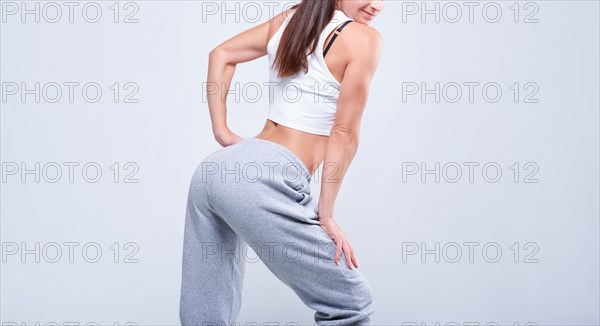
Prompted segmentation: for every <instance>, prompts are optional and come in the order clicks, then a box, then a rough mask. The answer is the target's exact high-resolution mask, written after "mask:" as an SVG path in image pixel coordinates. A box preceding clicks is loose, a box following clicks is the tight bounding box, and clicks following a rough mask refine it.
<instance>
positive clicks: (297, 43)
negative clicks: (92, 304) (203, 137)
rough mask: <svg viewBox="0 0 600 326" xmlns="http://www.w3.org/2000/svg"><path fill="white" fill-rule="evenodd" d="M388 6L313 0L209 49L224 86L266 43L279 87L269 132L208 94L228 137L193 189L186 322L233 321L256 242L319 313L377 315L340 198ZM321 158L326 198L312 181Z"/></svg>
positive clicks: (339, 321)
mask: <svg viewBox="0 0 600 326" xmlns="http://www.w3.org/2000/svg"><path fill="white" fill-rule="evenodd" d="M382 9H383V1H382V0H379V1H369V0H303V1H302V2H301V3H300V4H297V5H295V6H293V7H292V8H290V9H289V10H286V11H284V12H282V13H281V14H279V15H277V16H276V17H275V18H274V19H273V20H271V21H269V22H265V23H263V24H261V25H259V26H257V27H255V28H252V29H249V30H247V31H245V32H243V33H241V34H239V35H237V36H235V37H233V38H231V39H229V40H227V41H226V42H224V43H222V44H221V45H219V46H218V47H216V48H215V49H213V50H212V51H211V53H210V59H209V68H208V82H209V84H213V85H226V88H225V89H223V90H222V91H223V92H222V93H225V94H226V93H227V92H226V91H227V90H228V89H229V85H230V82H231V79H232V76H233V72H234V70H235V67H236V65H237V64H238V63H241V62H247V61H250V60H253V59H256V58H259V57H262V56H263V55H265V54H267V55H268V58H269V64H270V81H271V82H272V83H273V84H274V86H273V89H272V90H273V96H272V97H271V98H270V105H269V106H270V107H269V115H268V116H267V121H266V124H265V126H264V129H263V130H262V132H260V133H259V134H258V135H257V136H255V137H252V138H246V139H244V138H242V137H240V136H238V135H236V134H235V133H233V132H232V131H231V130H230V129H229V128H228V127H227V124H226V106H225V103H226V101H224V100H223V98H222V93H215V94H209V97H208V99H209V101H208V105H209V109H210V117H211V121H212V130H213V133H214V136H215V139H216V140H217V141H218V143H219V144H221V145H222V146H223V148H221V149H219V150H217V151H215V152H213V153H212V154H210V155H209V156H208V157H206V158H205V159H204V160H203V161H202V163H201V164H200V165H199V166H198V168H197V169H196V171H195V173H194V176H193V178H192V181H191V185H190V189H189V197H188V208H187V213H186V221H185V234H184V248H183V275H182V276H183V278H182V287H181V303H180V318H181V322H182V325H223V324H225V325H230V324H233V323H235V320H236V317H237V315H238V313H239V311H240V309H241V291H242V286H243V281H244V269H245V261H246V260H245V257H244V256H245V255H247V253H248V250H247V249H248V247H250V248H252V249H253V251H254V252H255V253H256V254H257V255H258V256H259V257H260V260H261V261H262V262H263V263H264V264H265V265H266V266H267V268H268V269H269V270H270V271H272V272H273V273H274V274H275V276H276V277H277V278H278V279H280V280H281V281H282V282H284V283H285V284H286V285H287V286H289V287H290V288H291V289H292V290H293V291H294V292H295V293H296V294H297V295H298V296H299V298H300V299H301V300H302V301H303V302H304V303H305V304H306V305H307V306H308V307H310V308H312V309H313V310H315V314H314V319H315V321H316V322H317V324H319V325H324V324H327V325H368V324H369V322H370V320H371V315H372V314H373V312H374V306H375V305H374V300H373V295H372V289H371V287H370V285H369V283H368V282H367V280H366V279H365V278H364V276H363V274H362V273H361V272H360V271H359V270H358V269H357V268H358V261H357V259H356V257H355V254H354V251H353V249H352V246H351V245H350V242H349V240H348V238H347V236H346V235H345V234H344V232H343V231H342V229H341V228H340V226H339V225H337V224H336V222H335V220H334V202H335V199H336V197H337V194H338V192H339V190H340V185H341V183H342V179H343V177H344V175H345V173H346V171H347V169H348V167H349V165H350V163H351V161H352V159H353V158H354V154H355V153H356V150H357V147H358V141H359V128H360V119H361V117H362V113H363V110H364V108H365V105H366V102H367V97H368V92H369V87H370V82H371V79H372V76H373V74H374V72H375V70H376V67H377V65H378V62H379V58H380V53H381V50H382V47H383V45H382V44H383V43H382V38H381V35H380V34H379V32H377V31H376V30H375V29H373V28H372V27H370V26H368V25H369V23H370V22H371V20H372V19H373V18H374V17H375V16H376V15H377V14H378V13H379V12H380V11H381V10H382ZM342 30H343V31H344V33H341V31H342ZM334 40H335V42H333V41H334ZM302 53H305V54H304V55H302ZM325 58H327V59H325ZM289 85H293V86H294V92H296V95H293V100H291V99H290V96H286V93H285V92H286V91H288V90H289ZM298 93H299V94H300V95H299V96H298V95H297V94H298ZM321 163H323V174H322V175H323V180H322V183H321V184H322V186H321V194H320V197H319V200H318V205H317V201H316V198H313V196H311V194H310V182H311V178H312V176H313V174H314V172H315V170H317V168H318V167H319V166H320V164H321ZM340 262H341V264H340ZM265 317H266V316H265Z"/></svg>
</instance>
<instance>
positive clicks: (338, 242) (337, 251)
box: [334, 238, 343, 266]
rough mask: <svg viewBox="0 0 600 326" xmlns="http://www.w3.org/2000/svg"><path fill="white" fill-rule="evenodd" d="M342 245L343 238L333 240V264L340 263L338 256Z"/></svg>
mask: <svg viewBox="0 0 600 326" xmlns="http://www.w3.org/2000/svg"><path fill="white" fill-rule="evenodd" d="M342 245H343V240H342V239H339V238H338V240H337V241H335V258H334V260H335V264H336V265H338V266H339V265H340V256H341V254H342Z"/></svg>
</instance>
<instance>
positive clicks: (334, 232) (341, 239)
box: [319, 218, 358, 269]
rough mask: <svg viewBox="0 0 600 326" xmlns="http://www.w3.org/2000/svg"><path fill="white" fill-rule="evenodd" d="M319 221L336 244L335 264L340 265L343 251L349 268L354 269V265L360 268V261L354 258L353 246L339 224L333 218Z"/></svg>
mask: <svg viewBox="0 0 600 326" xmlns="http://www.w3.org/2000/svg"><path fill="white" fill-rule="evenodd" d="M319 221H320V222H321V223H320V224H321V227H322V228H323V229H324V230H325V232H326V233H327V234H328V235H329V237H331V239H333V242H334V243H335V264H336V265H339V264H340V263H339V261H340V256H341V253H342V250H343V251H344V256H345V257H346V263H347V265H348V268H350V269H352V264H354V266H355V268H358V261H357V260H356V257H355V256H354V250H353V249H352V246H351V245H350V242H349V241H348V238H347V237H346V234H345V233H344V231H342V229H341V228H340V227H339V226H338V225H337V223H335V221H334V220H333V218H325V219H319Z"/></svg>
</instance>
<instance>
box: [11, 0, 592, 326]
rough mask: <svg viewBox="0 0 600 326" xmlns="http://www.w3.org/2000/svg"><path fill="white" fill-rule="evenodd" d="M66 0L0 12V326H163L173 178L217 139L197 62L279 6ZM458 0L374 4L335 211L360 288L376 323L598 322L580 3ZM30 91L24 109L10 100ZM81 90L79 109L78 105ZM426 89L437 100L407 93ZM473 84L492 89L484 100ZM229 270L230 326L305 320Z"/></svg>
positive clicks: (262, 108)
mask: <svg viewBox="0 0 600 326" xmlns="http://www.w3.org/2000/svg"><path fill="white" fill-rule="evenodd" d="M74 3H75V4H77V6H75V7H74V10H73V14H72V16H71V17H72V21H70V18H69V12H68V9H69V7H68V5H67V4H65V3H64V2H55V3H51V2H46V1H40V2H34V1H27V2H26V6H27V8H29V9H32V8H34V6H35V4H37V5H39V6H40V7H39V8H40V10H39V13H40V21H39V22H36V21H35V17H34V15H26V16H25V18H22V17H21V16H20V14H21V11H22V9H24V8H22V7H21V2H10V1H2V3H1V12H0V13H1V17H2V18H1V19H2V21H1V24H0V28H1V32H0V36H1V42H0V43H1V44H0V45H1V50H0V55H1V59H0V61H1V62H0V63H1V65H0V70H1V71H0V75H1V76H0V79H1V82H2V84H1V85H2V101H1V103H0V104H1V106H2V109H1V161H2V164H3V165H2V183H1V197H0V198H1V211H0V212H1V234H0V235H1V242H2V265H1V305H0V309H1V311H0V316H1V317H0V318H1V321H2V322H3V325H12V324H11V323H27V324H28V325H29V324H33V323H34V322H39V323H41V324H46V323H49V322H55V323H58V324H59V325H63V324H65V323H67V322H76V323H81V324H85V323H89V322H95V323H98V324H103V325H113V324H115V323H118V325H123V324H125V323H127V322H131V323H135V324H137V325H178V324H179V319H178V305H179V290H180V277H181V275H180V273H181V250H182V237H183V226H184V224H183V223H184V216H185V204H186V198H187V190H188V185H189V181H190V178H191V175H192V173H193V171H194V169H195V167H196V166H197V164H199V162H200V161H201V160H202V159H203V158H204V157H205V156H207V155H208V154H210V153H211V152H213V151H215V150H217V149H218V148H220V146H219V145H218V144H217V143H216V142H215V141H214V139H213V137H212V133H211V128H210V120H209V114H208V107H207V104H206V101H205V100H204V99H203V93H204V85H203V83H204V82H205V81H206V75H207V63H208V57H207V56H208V52H209V51H210V50H211V49H212V48H213V47H215V46H216V45H218V44H220V43H221V42H223V41H225V40H226V39H228V38H230V37H232V36H234V35H236V34H237V33H240V32H242V31H244V30H246V29H249V28H252V27H254V26H257V25H258V24H259V23H262V22H264V21H266V20H268V19H269V18H271V17H273V16H274V15H275V14H276V13H279V12H281V11H282V10H283V9H285V8H288V7H289V6H285V8H284V4H288V5H289V4H291V3H284V2H279V1H273V2H260V1H259V2H250V1H226V2H220V1H219V2H212V1H134V2H125V1H123V2H118V3H114V2H112V1H97V2H94V3H91V4H92V6H91V7H89V8H88V11H87V15H84V14H82V8H83V7H84V6H85V5H86V4H87V2H79V1H76V2H74ZM292 3H295V2H292ZM422 3H424V4H425V5H426V6H427V8H428V9H433V8H435V6H436V5H438V6H439V11H438V13H439V14H440V16H439V18H440V19H439V22H436V20H435V17H434V15H431V14H430V15H426V16H425V17H424V18H422V17H421V15H420V14H421V12H422V9H424V8H419V7H420V6H421V4H422ZM52 4H56V6H53V5H52ZM452 4H455V6H452ZM474 4H476V6H475V7H474V9H473V13H472V15H469V7H468V3H466V2H456V3H449V2H434V1H426V2H400V1H391V0H387V1H386V5H385V10H384V12H383V13H382V14H381V15H380V16H379V17H377V18H376V20H375V21H374V22H373V23H372V26H373V27H374V28H376V29H378V30H379V31H380V32H381V34H382V35H383V37H384V39H385V45H384V53H383V55H382V58H381V61H380V66H379V68H378V71H377V73H376V75H375V77H374V80H373V83H372V89H371V92H370V97H369V102H368V106H367V108H366V111H365V114H364V117H363V123H362V126H363V127H362V134H361V143H360V148H359V151H358V153H357V155H356V157H355V159H354V161H353V163H352V165H351V167H350V170H349V171H348V174H347V176H346V178H345V179H344V182H343V186H342V190H341V193H340V195H339V198H338V201H337V203H336V215H337V216H336V219H337V221H338V223H340V224H341V226H342V227H343V228H344V230H345V231H346V233H347V235H348V237H349V238H350V240H351V241H352V244H353V246H354V247H355V250H356V254H357V257H358V260H359V262H360V264H361V267H360V268H361V269H362V271H363V273H364V274H365V276H366V277H367V279H368V280H369V282H370V283H371V285H372V286H373V289H374V291H375V299H376V302H377V311H376V314H375V316H374V319H373V325H401V324H403V323H405V324H406V325H409V323H426V324H427V325H433V324H434V323H436V322H438V323H440V324H442V325H443V324H447V323H452V322H453V323H457V324H458V325H466V324H467V323H469V322H473V323H475V325H477V324H487V323H497V324H500V325H514V324H518V325H524V324H526V323H530V325H534V324H536V325H598V324H599V323H600V317H599V308H598V307H599V304H600V303H599V282H598V275H599V270H598V269H599V265H598V264H599V260H598V256H599V252H598V251H599V241H598V240H599V238H598V234H599V223H598V222H599V209H598V198H599V189H598V183H599V182H598V181H599V174H598V166H599V165H598V163H599V162H598V150H599V141H598V140H599V134H598V130H599V128H598V123H599V115H598V111H599V110H598V109H599V107H600V106H599V98H598V89H599V83H598V81H599V78H598V77H599V66H598V63H599V48H598V47H599V35H598V33H599V5H598V2H597V1H534V2H513V1H497V2H474ZM14 5H16V6H17V10H18V11H17V12H16V14H14V15H13V14H11V10H12V9H14V7H13V6H14ZM88 6H90V4H88ZM214 6H216V13H215V14H210V12H209V9H214V8H215V7H214ZM221 6H223V7H221ZM412 6H416V8H413V7H412ZM55 7H59V8H60V9H61V10H62V16H61V17H60V18H58V19H57V22H55V23H52V22H51V20H52V17H54V16H55ZM95 7H99V8H101V10H102V13H101V16H100V17H99V20H98V21H97V22H96V23H92V22H87V21H86V20H85V18H92V19H93V18H94V16H95V10H94V8H95ZM457 7H458V8H460V9H461V10H462V13H461V15H460V16H459V18H458V19H457V21H456V22H452V21H453V17H455V16H456V11H455V9H456V8H457ZM484 7H486V8H487V14H484V13H483V12H482V9H483V8H484ZM117 8H118V13H117V11H116V9H117ZM411 8H413V9H415V10H416V14H414V15H413V14H411V13H410V10H411ZM444 8H445V9H444ZM496 8H500V9H501V15H500V16H499V17H498V19H497V21H496V22H492V20H493V19H494V17H495V16H496V11H495V9H496ZM224 9H229V10H230V11H229V12H230V13H229V14H227V15H224V16H221V14H222V13H223V10H224ZM517 12H518V14H517ZM469 16H470V17H469ZM486 19H487V20H488V21H486ZM115 20H116V22H115ZM132 20H137V21H135V22H130V23H125V21H132ZM267 80H268V71H267V58H266V57H262V58H260V59H258V60H255V61H253V62H248V63H244V64H240V65H238V67H237V70H236V74H235V76H234V79H233V83H232V89H235V90H237V96H238V100H236V99H235V97H234V96H235V94H234V95H230V97H229V100H228V112H229V114H228V121H229V125H230V127H231V129H233V130H234V131H235V132H236V133H238V134H240V135H241V136H243V137H252V136H254V135H256V134H257V133H258V132H259V131H260V129H261V128H262V126H263V124H264V121H265V117H266V113H267V109H268V96H267V95H268V88H267V87H266V86H263V87H261V88H260V89H261V91H262V92H263V94H262V95H260V96H259V100H258V101H257V102H256V101H253V100H252V98H251V97H254V96H255V93H254V91H253V90H252V89H249V90H248V93H247V94H246V95H244V94H243V93H244V92H243V90H245V89H246V87H248V86H249V85H252V83H257V84H258V85H263V84H262V83H263V82H266V81H267ZM36 82H37V83H40V86H39V91H38V92H37V93H38V94H41V95H43V96H41V97H40V99H39V101H36V100H35V95H33V94H34V93H36V92H32V93H31V94H29V95H24V94H27V92H26V91H25V90H24V89H23V87H25V88H27V89H34V88H35V83H36ZM68 82H75V83H79V84H78V86H75V92H74V95H73V101H70V100H69V95H68V91H69V88H68V87H67V86H66V85H67V84H65V83H68ZM469 82H473V83H477V86H475V88H474V90H475V91H474V92H473V93H472V101H471V100H470V99H469V97H470V96H469V94H468V91H469V88H468V87H467V86H466V85H467V84H465V83H469ZM22 83H24V84H22ZM53 83H57V84H58V85H60V89H61V90H62V92H63V94H62V97H61V98H60V99H59V100H58V101H57V102H56V103H52V102H51V101H52V98H54V95H55V91H56V88H53V87H52V86H53V85H54V84H53ZM88 83H89V84H90V85H94V83H97V85H98V86H99V87H100V88H101V90H102V94H101V96H100V97H99V101H97V102H96V103H90V102H88V101H86V100H85V98H84V97H82V95H81V90H82V86H83V85H85V84H88ZM115 83H118V86H117V85H115V86H113V85H114V84H115ZM126 83H132V84H129V85H132V86H131V87H129V86H127V87H126ZM422 83H424V84H422ZM436 83H439V88H438V92H437V93H438V94H440V95H441V97H440V99H439V101H436V100H435V95H434V94H429V95H425V94H427V92H426V91H425V90H424V89H434V88H435V85H436ZM455 83H456V84H455ZM15 85H16V87H17V88H16V89H15V88H13V86H15ZM412 85H416V86H417V90H416V91H415V92H411V86H412ZM456 85H459V87H460V90H461V91H462V96H461V97H460V98H459V99H458V101H456V102H455V103H453V100H452V98H454V95H455V94H456V93H455V91H456V88H455V87H453V86H456ZM484 85H488V86H496V88H494V87H491V88H488V90H487V91H488V92H487V97H486V96H483V95H482V89H483V86H484ZM111 86H112V87H111ZM44 87H46V90H47V94H46V95H44ZM115 87H116V89H119V92H118V95H116V93H115V92H114V89H115ZM444 87H445V88H444ZM498 88H499V89H501V92H502V93H501V95H500V96H499V98H498V101H496V102H493V101H492V100H491V99H492V98H494V97H495V96H496V93H495V90H496V89H498ZM413 93H414V95H411V94H413ZM434 93H435V92H434ZM88 94H89V95H90V97H94V95H95V92H94V88H91V89H89V93H88ZM22 95H23V96H25V98H24V99H22V98H21V96H22ZM128 95H132V97H131V99H128ZM421 95H424V96H425V98H424V99H422V98H421ZM115 96H116V99H115V98H114V97H115ZM131 100H134V102H135V103H127V102H128V101H131ZM115 101H116V103H115ZM36 162H39V164H40V166H39V169H38V171H37V172H32V173H29V174H26V173H24V171H23V168H26V169H29V170H34V169H35V164H36ZM53 162H54V163H53ZM68 162H73V163H68ZM469 162H473V163H469ZM88 163H89V164H88ZM115 163H118V166H117V165H115ZM127 163H130V164H129V165H126V164H127ZM438 163H439V168H438V170H437V172H435V173H429V174H427V173H425V172H426V171H425V170H426V169H427V170H435V168H436V164H438ZM68 164H74V165H73V170H74V174H73V180H72V182H70V181H69V168H68ZM77 164H78V165H77ZM86 164H88V167H89V169H88V170H87V172H88V173H87V177H89V178H92V179H93V178H94V177H95V170H94V167H100V168H101V173H102V174H101V176H100V177H99V180H98V181H97V182H92V181H91V180H89V179H88V180H86V179H85V178H84V177H83V176H82V168H83V166H84V165H86ZM468 164H474V168H473V174H472V178H470V177H469V168H468ZM486 164H487V165H486ZM57 166H59V167H60V168H61V172H62V175H61V176H60V177H58V178H57V181H56V182H51V181H52V180H51V179H53V178H55V176H56V167H57ZM457 166H458V167H459V168H460V169H461V170H460V171H461V173H462V174H461V175H460V176H459V177H458V179H457V180H452V179H453V178H454V177H455V175H456V167H457ZM484 166H486V169H487V170H486V171H487V172H486V173H482V170H483V167H484ZM111 167H112V168H111ZM412 167H416V168H417V170H416V171H415V172H413V173H411V172H410V171H412V170H411V169H412ZM15 168H16V169H17V170H14V169H15ZM496 168H500V169H501V175H500V177H498V178H497V179H495V177H496ZM11 171H13V172H11ZM115 171H118V172H119V173H118V175H117V174H115ZM36 176H38V177H39V178H40V180H39V182H36V180H35V178H36ZM128 176H129V178H128ZM436 176H438V177H439V179H438V180H436ZM22 178H25V179H24V181H23V180H22ZM115 178H116V180H117V181H118V182H116V181H115ZM422 178H424V179H422ZM125 180H129V181H133V180H137V183H131V182H129V183H128V182H124V181H125ZM313 182H314V183H313V184H312V187H313V191H314V192H315V193H316V194H318V193H319V186H320V183H319V177H318V176H317V177H314V178H313ZM70 242H72V243H73V244H69V243H70ZM115 243H117V244H116V245H115ZM469 243H473V245H472V248H473V252H472V253H470V252H469V248H471V247H470V246H471V245H470V244H469ZM36 244H39V250H36V249H35V248H36V247H35V246H36ZM436 246H439V247H438V250H436ZM84 247H85V248H86V249H87V251H86V252H87V253H82V249H83V248H84ZM57 248H58V249H60V255H58V256H57V250H56V249H57ZM69 248H73V253H72V254H71V255H70V254H69ZM97 248H100V249H101V250H102V252H101V256H99V257H98V258H97V261H96V262H91V260H93V259H94V257H95V256H96V253H95V250H96V249H97ZM457 248H458V249H459V250H460V252H458V253H457V251H456V249H457ZM498 249H500V250H501V253H500V255H498V256H497V250H498ZM27 250H28V251H27ZM25 252H29V253H28V254H25V255H24V256H21V254H22V253H25ZM117 253H118V255H116V254H117ZM424 253H427V254H426V255H424V256H421V255H422V254H424ZM70 256H71V258H72V261H71V260H70ZM36 259H39V262H36ZM88 260H90V261H88ZM245 280H246V281H245V286H244V297H243V307H242V311H241V313H240V316H239V319H238V322H239V323H240V324H247V323H250V322H255V323H258V324H260V325H262V324H265V323H266V322H269V321H270V322H277V323H280V324H285V323H296V324H302V325H310V324H313V319H312V311H311V310H309V309H308V308H307V307H305V306H304V305H303V304H302V302H301V301H300V300H299V299H298V298H297V297H296V296H295V294H294V293H293V292H292V291H291V290H290V289H288V288H287V287H286V286H285V285H283V284H282V283H281V282H279V281H278V280H277V279H276V278H275V277H274V276H273V275H272V274H271V273H270V272H269V271H268V270H267V269H266V267H265V266H264V265H263V263H262V262H257V263H249V264H248V266H247V274H246V278H245Z"/></svg>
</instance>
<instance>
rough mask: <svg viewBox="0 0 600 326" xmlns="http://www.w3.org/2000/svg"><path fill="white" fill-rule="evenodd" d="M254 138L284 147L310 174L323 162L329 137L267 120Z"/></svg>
mask: <svg viewBox="0 0 600 326" xmlns="http://www.w3.org/2000/svg"><path fill="white" fill-rule="evenodd" d="M269 124H271V125H269ZM254 138H258V139H263V140H267V141H270V142H273V143H276V144H279V145H281V146H283V147H285V148H286V149H287V150H289V151H290V152H292V153H293V154H294V155H295V156H296V158H298V159H299V160H300V161H301V162H302V163H303V165H304V168H305V169H306V170H307V171H308V173H309V174H310V176H312V175H313V174H314V172H315V171H316V170H317V169H318V168H319V165H320V164H321V163H322V162H323V159H324V157H325V151H326V149H327V140H328V138H329V137H328V136H322V135H316V134H310V133H307V132H303V131H300V130H296V129H293V128H290V127H286V126H283V125H280V124H277V123H275V122H272V121H271V120H267V125H265V128H264V129H263V131H262V132H261V133H259V134H258V135H256V136H255V137H254Z"/></svg>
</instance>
